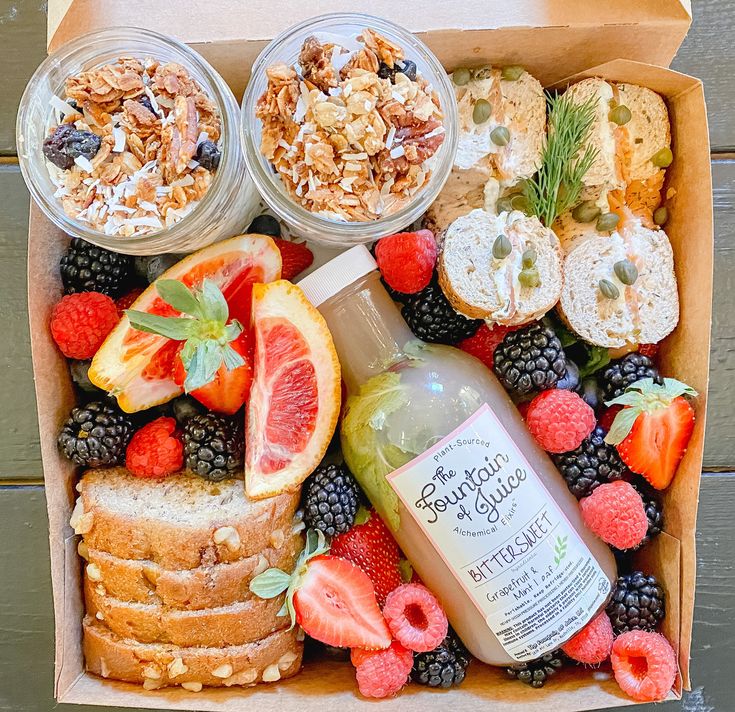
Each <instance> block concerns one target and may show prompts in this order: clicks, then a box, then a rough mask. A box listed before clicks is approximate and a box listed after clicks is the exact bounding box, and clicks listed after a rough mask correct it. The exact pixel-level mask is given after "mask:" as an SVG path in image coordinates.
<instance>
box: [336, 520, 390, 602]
mask: <svg viewBox="0 0 735 712" xmlns="http://www.w3.org/2000/svg"><path fill="white" fill-rule="evenodd" d="M369 516H370V518H369V519H368V520H367V521H366V522H365V523H363V524H356V525H355V526H353V527H352V529H350V530H349V531H347V532H345V533H344V534H339V535H338V536H336V537H335V538H334V539H333V541H332V547H331V549H330V553H331V554H332V555H334V556H340V557H342V558H343V559H348V560H349V561H351V562H352V563H354V564H357V565H358V566H359V567H360V568H361V569H362V570H363V571H364V572H365V573H366V574H367V575H368V576H369V577H370V580H371V581H372V582H373V586H374V587H375V597H376V598H377V599H378V604H380V605H381V606H382V605H383V604H384V603H385V597H386V596H387V595H388V594H389V593H390V592H391V591H393V590H394V589H396V588H398V586H400V585H401V584H402V583H403V579H402V577H401V569H400V565H401V551H400V549H399V548H398V544H396V541H395V539H394V538H393V535H392V534H391V533H390V530H389V529H388V527H386V526H385V524H383V521H382V520H381V518H380V517H379V516H378V515H377V514H376V513H375V511H373V510H371V512H370V515H369Z"/></svg>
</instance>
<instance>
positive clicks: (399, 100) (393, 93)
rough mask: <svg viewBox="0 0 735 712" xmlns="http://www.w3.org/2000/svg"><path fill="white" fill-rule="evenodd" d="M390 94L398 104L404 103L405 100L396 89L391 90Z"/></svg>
mask: <svg viewBox="0 0 735 712" xmlns="http://www.w3.org/2000/svg"><path fill="white" fill-rule="evenodd" d="M390 95H391V96H392V97H393V98H394V99H395V100H396V101H397V102H398V103H399V104H405V103H406V100H405V99H404V98H403V96H402V95H401V94H399V93H398V92H397V91H392V92H391V93H390Z"/></svg>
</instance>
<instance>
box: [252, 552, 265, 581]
mask: <svg viewBox="0 0 735 712" xmlns="http://www.w3.org/2000/svg"><path fill="white" fill-rule="evenodd" d="M267 568H268V559H266V558H265V556H263V554H259V555H258V563H257V564H256V565H255V568H254V569H253V576H258V575H259V574H262V573H263V571H265V570H266V569H267Z"/></svg>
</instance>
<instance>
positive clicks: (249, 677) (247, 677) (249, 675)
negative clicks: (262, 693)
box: [225, 668, 258, 687]
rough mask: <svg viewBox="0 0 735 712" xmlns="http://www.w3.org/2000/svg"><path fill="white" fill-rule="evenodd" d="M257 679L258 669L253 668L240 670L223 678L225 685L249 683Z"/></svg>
mask: <svg viewBox="0 0 735 712" xmlns="http://www.w3.org/2000/svg"><path fill="white" fill-rule="evenodd" d="M257 679H258V671H257V670H256V669H255V668H251V669H249V670H242V671H241V672H236V673H234V674H233V675H230V677H228V678H227V679H226V680H225V685H226V686H227V687H231V686H232V685H251V684H252V683H254V682H255V681H256V680H257Z"/></svg>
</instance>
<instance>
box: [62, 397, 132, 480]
mask: <svg viewBox="0 0 735 712" xmlns="http://www.w3.org/2000/svg"><path fill="white" fill-rule="evenodd" d="M133 430H134V428H133V424H132V422H131V420H130V418H128V417H127V416H126V415H125V414H124V413H123V412H122V411H121V410H119V409H118V408H117V407H116V406H113V405H110V404H108V403H104V402H102V401H93V402H92V403H88V404H87V405H85V406H83V407H78V408H74V409H73V410H72V412H71V415H70V416H69V418H68V419H67V421H66V422H65V423H64V426H63V427H62V428H61V432H60V433H59V438H58V443H59V447H60V448H61V450H62V452H63V453H64V455H66V457H68V458H69V459H70V460H71V461H72V462H74V463H76V464H77V465H82V466H83V467H103V466H105V465H119V464H121V463H122V462H123V461H124V460H125V448H126V447H127V446H128V442H129V441H130V438H131V437H132V435H133Z"/></svg>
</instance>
